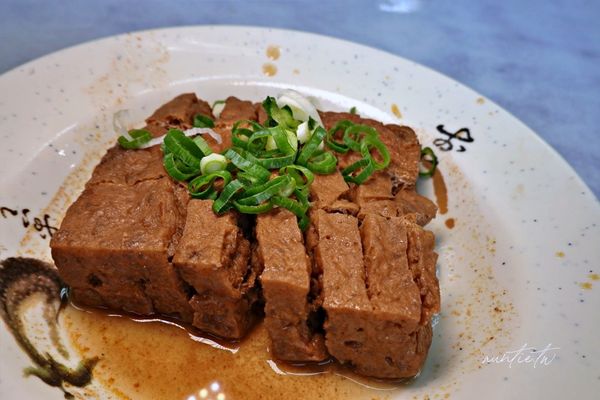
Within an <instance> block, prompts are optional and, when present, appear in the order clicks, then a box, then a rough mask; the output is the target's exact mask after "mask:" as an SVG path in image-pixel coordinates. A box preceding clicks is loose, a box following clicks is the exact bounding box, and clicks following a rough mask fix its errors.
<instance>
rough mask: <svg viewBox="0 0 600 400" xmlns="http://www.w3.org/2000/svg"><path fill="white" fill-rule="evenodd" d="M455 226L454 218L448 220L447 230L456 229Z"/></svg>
mask: <svg viewBox="0 0 600 400" xmlns="http://www.w3.org/2000/svg"><path fill="white" fill-rule="evenodd" d="M454 224H455V221H454V218H448V219H447V220H446V228H448V229H452V228H454Z"/></svg>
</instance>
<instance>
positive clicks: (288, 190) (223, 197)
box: [119, 97, 437, 230]
mask: <svg viewBox="0 0 600 400" xmlns="http://www.w3.org/2000/svg"><path fill="white" fill-rule="evenodd" d="M307 101H308V100H307ZM222 104H224V101H217V102H215V104H213V108H215V107H216V106H218V105H222ZM263 107H264V109H265V111H266V113H267V115H268V117H269V118H268V120H267V122H266V123H265V125H261V124H259V123H258V122H256V121H248V120H241V121H237V122H236V123H235V124H234V125H233V128H232V130H231V141H232V147H230V148H228V149H226V150H225V152H224V153H223V154H217V153H213V151H212V149H211V147H210V146H209V145H208V143H207V142H206V140H205V139H204V138H203V137H202V136H196V137H195V138H191V137H188V136H186V135H185V134H184V133H183V132H182V131H180V130H177V129H171V130H169V131H168V133H167V134H166V135H165V138H164V141H163V144H162V146H161V149H162V150H163V154H164V157H163V164H164V167H165V170H166V171H167V173H168V174H169V175H170V176H171V177H172V178H173V179H176V180H178V181H183V182H187V184H188V191H189V193H190V196H191V197H193V198H199V199H212V200H214V202H213V211H214V212H215V213H217V214H221V213H223V212H226V211H228V210H231V209H235V210H237V211H238V212H241V213H245V214H259V213H264V212H267V211H269V210H271V209H273V208H274V207H281V208H285V209H287V210H289V211H291V212H292V213H294V215H296V216H297V217H298V226H299V227H300V228H301V229H302V230H305V229H306V228H307V227H308V226H309V224H310V220H309V217H308V214H307V213H308V209H309V208H310V203H309V201H308V195H309V190H310V185H311V184H312V183H313V181H314V179H315V174H330V173H332V172H335V171H336V170H337V168H338V167H337V161H338V160H337V157H336V156H335V155H334V152H337V153H347V152H349V151H354V152H358V153H360V155H361V156H362V158H361V159H360V160H358V161H357V162H355V163H354V164H352V165H350V166H348V167H346V168H344V169H343V170H342V171H341V173H342V175H343V177H344V179H345V180H346V181H347V182H351V183H354V184H357V185H360V184H362V183H363V182H365V181H366V180H367V179H368V178H369V177H370V176H371V175H372V174H373V173H374V172H375V171H377V170H382V169H384V168H386V167H387V166H388V165H389V163H390V161H391V157H390V154H389V151H388V149H387V147H386V146H385V144H384V143H383V142H382V141H381V140H380V138H379V134H378V132H377V130H375V129H374V128H372V127H370V126H367V125H361V124H355V123H353V122H351V121H348V120H342V121H339V122H338V123H337V124H335V126H334V127H333V128H332V129H330V130H329V131H326V130H325V129H324V128H323V127H322V126H321V122H317V121H316V120H315V119H313V118H312V117H310V116H309V117H308V120H304V121H301V120H297V119H295V118H294V112H296V111H297V110H296V109H294V110H295V111H294V112H292V108H290V106H289V105H285V106H283V107H279V106H278V105H277V101H276V100H275V99H274V98H272V97H267V98H266V99H265V101H264V102H263ZM350 112H351V113H356V108H355V107H352V109H351V110H350ZM315 113H316V110H315ZM315 118H318V115H317V116H316V117H315ZM194 126H195V127H197V128H212V127H214V121H213V120H212V119H211V118H209V117H207V116H205V115H202V114H198V115H196V116H195V117H194ZM299 127H300V128H299ZM129 134H130V136H131V138H126V137H124V136H121V137H120V138H119V143H120V144H121V146H123V147H125V148H128V149H134V148H139V147H140V146H143V145H144V144H145V143H147V142H148V141H150V140H151V139H152V137H151V135H150V133H149V132H147V131H145V130H133V131H131V132H129ZM300 136H301V137H300ZM427 157H429V158H431V159H430V160H427ZM425 160H427V161H429V162H430V163H431V164H432V168H431V170H430V171H426V172H421V175H422V176H425V175H424V174H429V173H433V172H432V171H433V170H435V166H436V165H437V159H436V158H435V155H434V154H433V152H432V151H431V149H429V148H424V149H423V150H422V161H425Z"/></svg>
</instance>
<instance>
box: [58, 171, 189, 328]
mask: <svg viewBox="0 0 600 400" xmlns="http://www.w3.org/2000/svg"><path fill="white" fill-rule="evenodd" d="M178 192H179V189H178V187H177V186H176V185H175V184H174V183H173V182H172V181H171V180H170V179H168V178H159V179H156V180H149V181H143V182H139V183H137V184H135V185H124V184H120V183H102V184H97V185H88V187H87V188H86V189H85V190H84V192H83V193H82V194H81V196H80V197H79V198H78V199H77V200H76V201H75V203H73V204H72V205H71V207H69V209H68V210H67V213H66V215H65V218H64V219H63V221H62V224H61V227H60V229H59V230H58V232H57V233H56V234H55V235H54V237H53V238H52V241H51V243H50V246H51V249H52V257H53V259H54V262H55V264H56V266H57V268H58V270H59V272H60V275H61V277H62V279H63V280H64V281H65V282H66V283H67V284H68V285H69V286H71V287H72V292H73V295H74V298H75V300H76V301H78V302H80V303H81V304H83V305H90V306H96V307H108V308H111V309H117V310H124V311H127V312H133V313H137V314H143V315H148V314H152V313H163V314H170V315H177V316H179V317H180V318H182V319H183V320H184V321H191V317H192V311H191V308H190V306H189V305H188V298H187V297H188V296H187V294H186V290H185V287H184V284H183V283H182V282H181V281H180V279H179V277H178V276H177V274H176V273H175V271H174V269H173V266H172V265H171V263H170V262H169V256H170V249H171V245H172V241H173V239H174V237H175V236H176V235H177V230H178V226H179V225H181V224H182V223H183V221H184V218H185V208H184V207H183V205H182V201H185V197H182V196H181V195H180V193H178Z"/></svg>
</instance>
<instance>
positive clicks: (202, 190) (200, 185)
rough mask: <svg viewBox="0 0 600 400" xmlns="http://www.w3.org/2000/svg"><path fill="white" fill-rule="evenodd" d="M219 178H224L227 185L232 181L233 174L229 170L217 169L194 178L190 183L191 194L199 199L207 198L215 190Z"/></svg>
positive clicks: (224, 183)
mask: <svg viewBox="0 0 600 400" xmlns="http://www.w3.org/2000/svg"><path fill="white" fill-rule="evenodd" d="M218 179H221V180H223V186H226V185H227V184H228V183H229V182H231V174H230V173H229V172H227V171H217V172H213V173H210V174H207V175H200V176H199V177H197V178H194V179H193V180H192V181H190V183H189V185H188V190H189V191H190V195H191V196H192V197H194V198H197V199H206V198H207V196H209V195H210V194H212V193H213V192H214V191H215V189H214V183H215V181H216V180H218Z"/></svg>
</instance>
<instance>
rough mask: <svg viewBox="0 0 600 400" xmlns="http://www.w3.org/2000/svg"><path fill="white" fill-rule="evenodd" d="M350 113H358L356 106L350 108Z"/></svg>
mask: <svg viewBox="0 0 600 400" xmlns="http://www.w3.org/2000/svg"><path fill="white" fill-rule="evenodd" d="M350 114H354V115H356V106H354V107H352V108H350Z"/></svg>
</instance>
